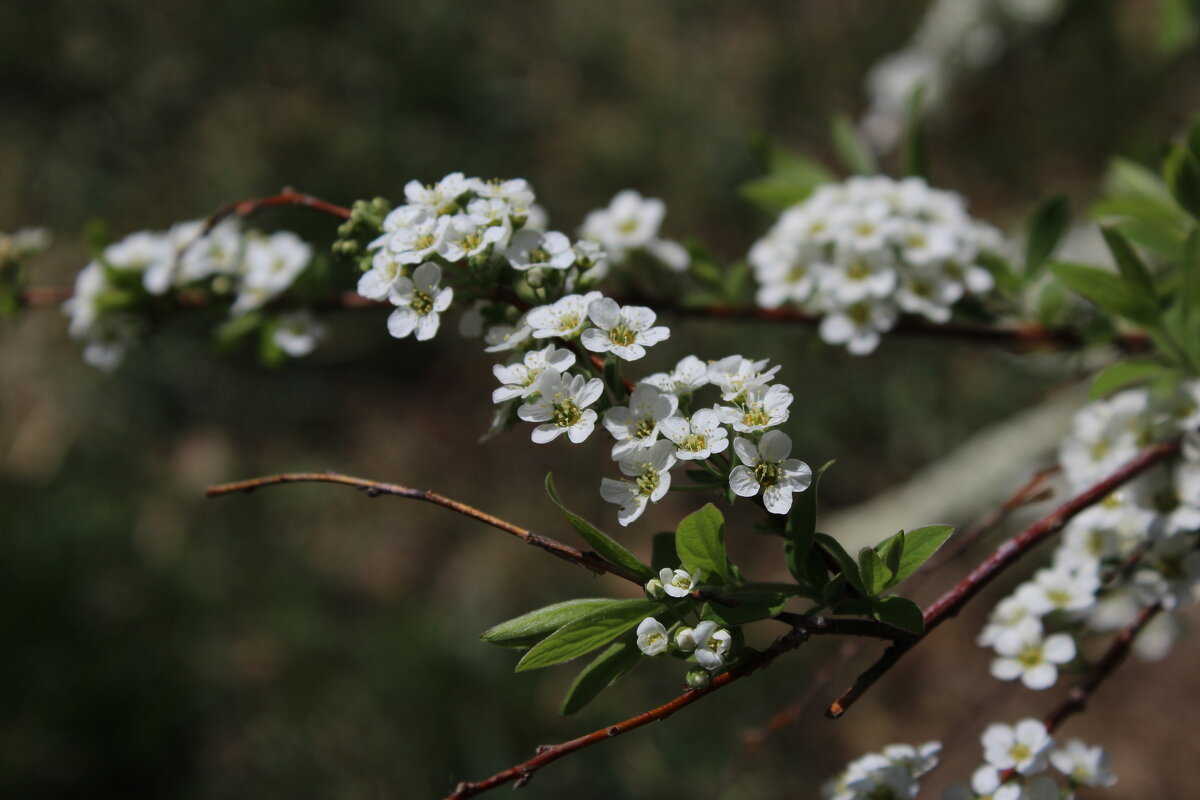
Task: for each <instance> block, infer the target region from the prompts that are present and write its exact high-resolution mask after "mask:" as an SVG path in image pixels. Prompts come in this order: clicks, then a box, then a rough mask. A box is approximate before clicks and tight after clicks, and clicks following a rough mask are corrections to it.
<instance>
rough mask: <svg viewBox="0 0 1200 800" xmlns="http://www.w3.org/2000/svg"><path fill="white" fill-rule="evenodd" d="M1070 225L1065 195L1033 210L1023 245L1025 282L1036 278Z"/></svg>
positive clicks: (1068, 202)
mask: <svg viewBox="0 0 1200 800" xmlns="http://www.w3.org/2000/svg"><path fill="white" fill-rule="evenodd" d="M1070 224H1071V201H1070V200H1068V199H1067V196H1066V195H1062V194H1060V195H1057V196H1055V197H1051V198H1050V199H1049V200H1047V201H1045V202H1044V203H1042V204H1041V205H1039V206H1038V207H1037V209H1036V210H1034V212H1033V215H1032V216H1031V217H1030V218H1029V225H1028V241H1027V243H1026V245H1025V280H1026V281H1029V280H1030V279H1031V278H1033V277H1034V276H1036V275H1037V274H1038V273H1039V272H1040V271H1041V269H1042V265H1043V264H1044V263H1045V262H1046V259H1048V258H1049V257H1050V256H1051V255H1052V254H1053V253H1054V249H1055V248H1056V247H1057V246H1058V243H1059V241H1060V240H1061V239H1062V236H1063V234H1064V233H1066V230H1067V226H1068V225H1070Z"/></svg>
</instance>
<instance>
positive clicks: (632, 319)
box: [535, 297, 671, 361]
mask: <svg viewBox="0 0 1200 800" xmlns="http://www.w3.org/2000/svg"><path fill="white" fill-rule="evenodd" d="M588 317H589V318H591V320H592V322H593V323H594V324H595V325H596V326H597V327H596V328H588V329H587V330H585V331H584V332H583V336H582V338H581V339H580V341H582V342H583V346H584V347H586V348H587V349H588V350H591V351H592V352H593V353H609V352H611V353H612V354H613V355H615V356H617V357H618V358H623V359H625V360H626V361H635V360H637V359H639V358H641V357H642V356H644V355H646V348H647V347H650V346H651V345H655V344H658V343H659V342H661V341H663V340H664V339H666V338H667V337H668V336H670V335H671V331H670V329H668V328H666V327H664V326H661V325H660V326H658V327H652V326H653V325H654V319H655V314H654V312H653V311H651V310H650V309H649V308H646V307H645V306H620V305H617V301H615V300H613V299H611V298H608V297H603V298H598V299H596V300H593V301H592V302H591V303H590V304H588ZM535 335H536V334H535Z"/></svg>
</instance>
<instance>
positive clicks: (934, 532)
mask: <svg viewBox="0 0 1200 800" xmlns="http://www.w3.org/2000/svg"><path fill="white" fill-rule="evenodd" d="M952 533H954V528H953V527H952V526H950V525H927V526H925V527H924V528H917V529H916V530H915V531H909V532H908V533H906V534H904V551H903V552H902V553H901V554H900V566H899V568H898V569H897V570H896V575H895V577H894V578H893V580H892V585H893V586H894V585H896V584H897V583H899V582H900V581H902V580H904V579H905V578H907V577H908V576H909V575H912V574H913V573H914V572H916V571H917V568H918V567H920V566H921V565H922V564H924V563H925V562H926V561H928V560H929V558H930V557H931V556H932V555H933V554H934V553H936V552H937V551H938V548H940V547H941V546H942V545H943V544H945V542H946V540H947V539H949V538H950V534H952Z"/></svg>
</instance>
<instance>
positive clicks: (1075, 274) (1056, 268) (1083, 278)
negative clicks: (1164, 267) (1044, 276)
mask: <svg viewBox="0 0 1200 800" xmlns="http://www.w3.org/2000/svg"><path fill="white" fill-rule="evenodd" d="M1050 271H1051V272H1053V273H1054V276H1055V277H1056V278H1058V279H1059V280H1060V281H1061V282H1062V283H1063V284H1065V285H1066V286H1067V288H1069V289H1071V290H1072V291H1074V292H1077V293H1078V294H1081V295H1083V296H1084V297H1086V298H1087V299H1088V300H1090V301H1091V302H1092V303H1094V304H1096V305H1097V306H1098V307H1099V308H1101V309H1102V310H1104V311H1108V312H1109V313H1112V314H1116V315H1117V316H1120V317H1124V318H1126V319H1128V320H1131V321H1133V322H1136V323H1138V324H1139V325H1142V326H1144V327H1147V328H1150V327H1154V326H1155V325H1156V324H1157V323H1158V307H1157V306H1156V305H1154V304H1153V303H1150V302H1148V301H1147V299H1146V298H1145V297H1144V296H1143V295H1141V294H1135V293H1133V292H1130V291H1129V289H1128V287H1127V286H1126V284H1125V281H1124V280H1122V279H1121V278H1120V276H1117V275H1114V274H1113V273H1111V272H1106V271H1105V270H1102V269H1097V268H1096V267H1089V266H1085V265H1083V264H1070V263H1067V262H1065V261H1056V262H1054V263H1052V264H1050Z"/></svg>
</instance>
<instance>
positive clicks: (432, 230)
mask: <svg viewBox="0 0 1200 800" xmlns="http://www.w3.org/2000/svg"><path fill="white" fill-rule="evenodd" d="M399 210H400V209H397V211H399ZM392 213H393V214H395V213H396V212H395V211H393V212H392ZM406 217H407V218H403V217H402V218H399V219H401V220H403V221H402V222H401V223H400V224H399V227H397V228H396V230H395V231H393V232H392V233H385V234H384V235H383V236H382V237H381V238H380V239H376V240H375V242H372V246H374V245H375V244H377V243H382V244H384V245H386V247H387V249H388V250H390V251H391V252H392V258H393V259H395V260H396V261H397V262H399V263H401V264H419V263H420V262H422V261H425V260H426V259H428V258H430V257H432V256H434V255H441V254H442V252H443V251H444V250H446V247H447V241H448V236H447V235H448V234H449V232H450V224H451V220H450V217H439V216H437V215H436V214H434V213H432V212H429V211H425V210H420V209H419V210H417V211H415V212H409V213H408V214H407V215H406ZM390 218H391V215H389V219H390ZM384 228H385V230H386V228H387V226H386V222H385V226H384Z"/></svg>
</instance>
